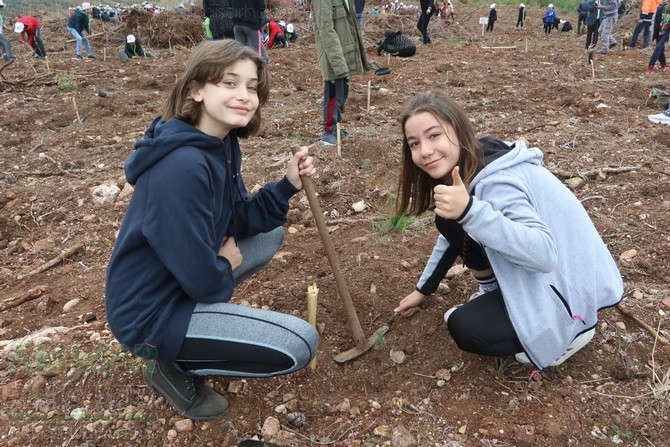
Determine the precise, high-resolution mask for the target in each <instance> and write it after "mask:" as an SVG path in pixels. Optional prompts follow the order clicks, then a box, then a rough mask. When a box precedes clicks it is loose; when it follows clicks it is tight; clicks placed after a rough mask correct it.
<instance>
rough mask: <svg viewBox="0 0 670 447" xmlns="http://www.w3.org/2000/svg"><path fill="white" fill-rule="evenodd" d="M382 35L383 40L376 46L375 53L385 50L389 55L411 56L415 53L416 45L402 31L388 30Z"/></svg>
mask: <svg viewBox="0 0 670 447" xmlns="http://www.w3.org/2000/svg"><path fill="white" fill-rule="evenodd" d="M384 35H385V36H386V37H385V38H384V41H383V42H380V43H379V45H378V46H377V54H379V55H381V54H382V51H385V52H387V53H390V54H391V56H399V57H412V56H414V54H415V53H416V45H414V42H412V41H411V40H410V39H409V37H407V36H405V35H404V34H403V33H402V31H391V30H388V31H386V32H385V33H384Z"/></svg>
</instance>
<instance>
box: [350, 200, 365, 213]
mask: <svg viewBox="0 0 670 447" xmlns="http://www.w3.org/2000/svg"><path fill="white" fill-rule="evenodd" d="M351 208H352V209H353V210H354V212H356V213H362V212H363V211H365V208H366V206H365V202H364V201H363V200H359V201H358V202H356V203H353V204H352V205H351Z"/></svg>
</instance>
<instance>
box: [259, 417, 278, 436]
mask: <svg viewBox="0 0 670 447" xmlns="http://www.w3.org/2000/svg"><path fill="white" fill-rule="evenodd" d="M279 430H281V423H280V422H279V419H277V418H276V417H272V416H270V417H269V418H267V419H265V422H263V427H262V428H261V436H263V438H272V437H273V436H275V435H276V434H277V433H279Z"/></svg>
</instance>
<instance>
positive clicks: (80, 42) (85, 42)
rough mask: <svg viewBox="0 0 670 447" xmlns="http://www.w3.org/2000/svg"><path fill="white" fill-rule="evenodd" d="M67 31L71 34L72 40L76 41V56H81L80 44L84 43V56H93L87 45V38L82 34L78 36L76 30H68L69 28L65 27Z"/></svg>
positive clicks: (89, 46)
mask: <svg viewBox="0 0 670 447" xmlns="http://www.w3.org/2000/svg"><path fill="white" fill-rule="evenodd" d="M67 30H68V31H70V34H72V36H73V37H74V39H75V40H76V41H77V47H76V49H75V53H76V54H77V56H81V44H82V42H83V43H84V49H85V50H86V55H87V56H93V52H92V51H91V45H90V44H89V43H88V38H87V37H84V35H83V33H82V34H79V33H78V32H77V30H76V29H74V28H70V27H69V26H68V27H67Z"/></svg>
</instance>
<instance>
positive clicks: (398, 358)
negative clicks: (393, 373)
mask: <svg viewBox="0 0 670 447" xmlns="http://www.w3.org/2000/svg"><path fill="white" fill-rule="evenodd" d="M389 355H390V356H391V360H392V361H393V363H395V364H397V365H401V364H403V363H405V360H406V359H407V356H406V355H405V353H404V352H402V351H401V350H399V349H391V352H390V353H389Z"/></svg>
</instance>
